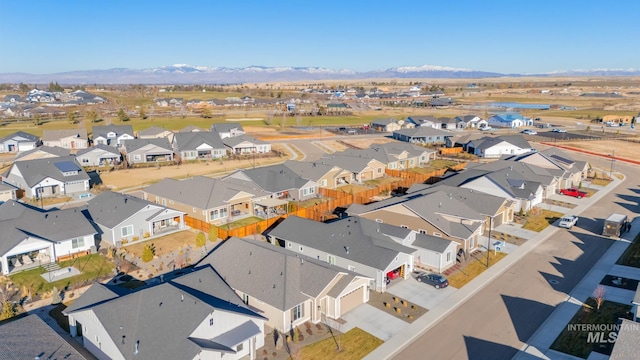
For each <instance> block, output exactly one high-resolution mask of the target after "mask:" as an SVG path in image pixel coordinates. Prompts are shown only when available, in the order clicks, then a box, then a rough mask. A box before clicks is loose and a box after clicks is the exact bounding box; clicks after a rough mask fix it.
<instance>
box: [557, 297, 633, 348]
mask: <svg viewBox="0 0 640 360" xmlns="http://www.w3.org/2000/svg"><path fill="white" fill-rule="evenodd" d="M630 310H631V305H625V304H620V303H616V302H613V301H606V300H605V301H604V303H603V304H602V306H600V310H599V311H598V310H596V302H595V300H594V299H593V298H589V299H588V300H587V301H586V302H585V305H583V306H582V307H581V308H580V309H579V310H578V312H577V313H576V314H575V315H574V316H573V318H572V319H571V321H569V324H567V327H565V329H564V330H563V331H562V333H560V336H558V338H557V339H556V340H555V341H554V342H553V344H552V345H551V349H553V350H557V351H560V352H563V353H565V354H571V355H573V356H577V357H581V358H583V359H586V358H587V357H588V356H589V354H590V353H591V351H596V352H599V353H602V354H606V355H610V354H611V349H612V348H613V343H608V342H605V343H599V342H597V341H596V342H594V341H593V339H591V340H592V341H591V342H588V340H589V334H590V333H591V336H594V331H583V330H584V329H580V328H571V325H572V324H580V325H582V324H594V325H597V326H600V327H603V328H605V327H606V326H607V324H617V323H618V319H619V318H621V317H626V318H628V315H629V311H630ZM609 327H611V325H609ZM597 332H599V331H597ZM600 335H602V334H600ZM604 339H605V340H608V339H609V329H608V328H606V330H605V331H604Z"/></svg>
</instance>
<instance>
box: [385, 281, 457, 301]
mask: <svg viewBox="0 0 640 360" xmlns="http://www.w3.org/2000/svg"><path fill="white" fill-rule="evenodd" d="M456 290H457V289H456V288H454V287H451V286H449V287H446V288H444V289H436V288H435V287H433V286H431V285H427V284H424V283H420V282H418V280H416V279H415V274H411V277H410V278H408V279H406V280H402V281H398V282H396V283H395V284H393V285H391V287H389V288H388V289H387V292H388V293H391V294H393V295H396V296H398V297H400V298H401V299H404V300H407V301H409V303H414V304H417V305H419V306H422V307H423V308H426V309H433V308H434V307H435V306H436V305H437V304H438V303H440V302H442V301H444V300H446V298H448V297H449V296H451V295H452V294H453V293H455V292H456Z"/></svg>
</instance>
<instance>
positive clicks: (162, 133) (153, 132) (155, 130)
mask: <svg viewBox="0 0 640 360" xmlns="http://www.w3.org/2000/svg"><path fill="white" fill-rule="evenodd" d="M173 134H174V133H173V131H171V130H167V129H165V128H161V127H158V126H152V127H150V128H146V129H144V130H140V131H138V139H162V138H166V139H169V142H173Z"/></svg>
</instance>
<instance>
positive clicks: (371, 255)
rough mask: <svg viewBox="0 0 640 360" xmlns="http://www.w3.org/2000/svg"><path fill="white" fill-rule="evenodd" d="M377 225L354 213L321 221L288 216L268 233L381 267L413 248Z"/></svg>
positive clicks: (384, 267) (412, 250)
mask: <svg viewBox="0 0 640 360" xmlns="http://www.w3.org/2000/svg"><path fill="white" fill-rule="evenodd" d="M381 225H383V224H380V223H377V222H375V221H371V220H367V219H362V218H355V217H353V218H352V217H349V218H345V219H341V220H338V221H334V222H332V223H327V224H325V223H321V222H317V221H313V220H309V219H303V218H300V217H297V216H291V217H288V218H286V219H285V220H284V221H283V222H281V223H280V224H279V225H278V226H276V227H275V228H274V229H272V230H271V231H269V235H270V236H273V237H276V238H278V239H283V240H290V241H292V242H295V243H298V244H301V245H304V246H308V247H310V248H314V249H317V250H320V251H323V252H325V253H327V254H334V255H336V256H339V257H342V258H346V259H351V260H353V261H354V262H357V263H360V264H364V265H367V266H371V267H373V268H375V269H379V270H385V269H386V268H387V266H389V264H390V263H391V262H392V261H393V260H394V259H395V257H396V256H398V254H400V253H405V254H412V253H414V252H415V249H411V248H409V247H406V246H403V245H401V244H399V243H397V242H395V241H394V240H393V239H391V238H390V237H389V236H388V235H386V234H385V233H384V229H388V228H387V227H385V226H381ZM347 249H348V252H347Z"/></svg>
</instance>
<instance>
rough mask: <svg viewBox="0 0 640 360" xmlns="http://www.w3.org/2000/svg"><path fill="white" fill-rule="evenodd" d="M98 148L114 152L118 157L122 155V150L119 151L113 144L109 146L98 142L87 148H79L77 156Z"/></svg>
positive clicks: (102, 150)
mask: <svg viewBox="0 0 640 360" xmlns="http://www.w3.org/2000/svg"><path fill="white" fill-rule="evenodd" d="M96 150H101V152H108V153H111V154H113V155H114V156H116V157H120V151H118V149H115V148H114V147H113V146H109V145H105V144H98V145H94V146H92V147H88V148H86V149H82V150H78V152H77V153H76V156H80V155H84V154H86V153H90V152H92V151H96Z"/></svg>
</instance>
